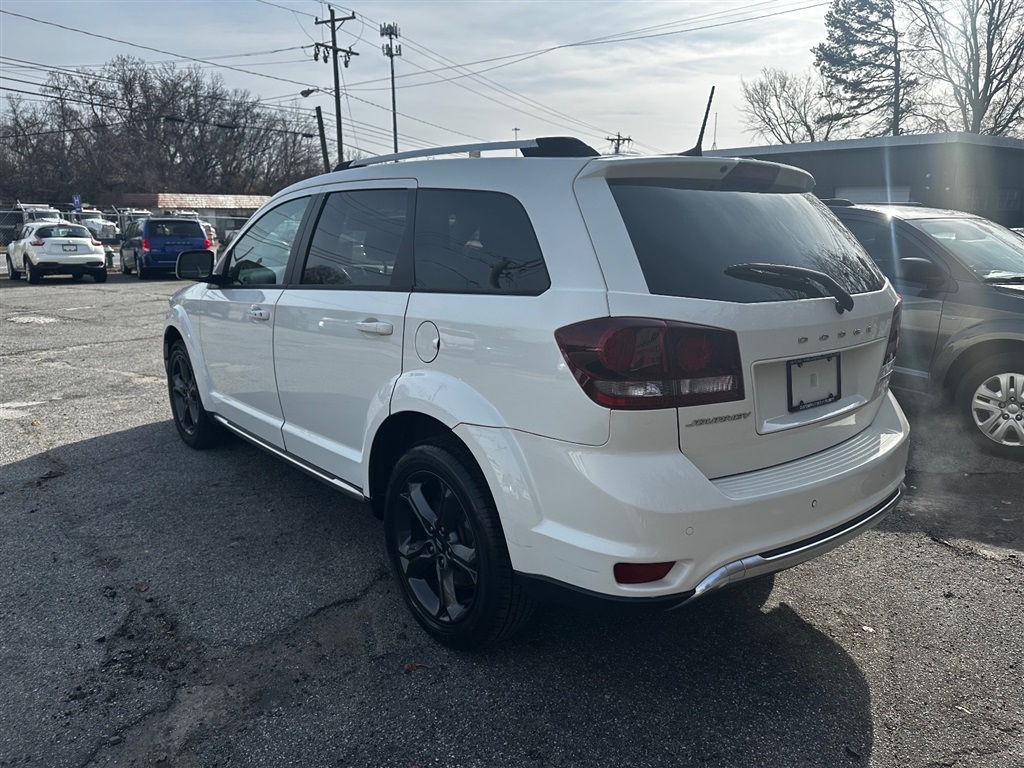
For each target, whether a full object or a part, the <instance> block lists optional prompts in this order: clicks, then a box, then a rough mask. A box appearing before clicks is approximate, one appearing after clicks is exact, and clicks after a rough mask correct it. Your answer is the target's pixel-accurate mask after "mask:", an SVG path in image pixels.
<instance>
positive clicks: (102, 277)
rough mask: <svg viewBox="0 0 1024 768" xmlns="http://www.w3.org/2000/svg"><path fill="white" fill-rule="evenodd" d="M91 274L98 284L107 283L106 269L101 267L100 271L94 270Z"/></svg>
mask: <svg viewBox="0 0 1024 768" xmlns="http://www.w3.org/2000/svg"><path fill="white" fill-rule="evenodd" d="M90 274H91V275H92V279H93V281H94V282H97V283H105V282H107V270H106V267H100V268H99V269H94V270H92V272H91V273H90Z"/></svg>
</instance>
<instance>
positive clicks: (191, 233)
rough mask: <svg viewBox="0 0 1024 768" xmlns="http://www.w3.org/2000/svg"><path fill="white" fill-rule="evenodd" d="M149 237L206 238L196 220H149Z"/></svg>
mask: <svg viewBox="0 0 1024 768" xmlns="http://www.w3.org/2000/svg"><path fill="white" fill-rule="evenodd" d="M149 236H150V237H199V238H204V239H205V238H206V233H205V232H203V228H202V226H201V225H200V224H199V222H198V221H152V220H151V221H150V222H149Z"/></svg>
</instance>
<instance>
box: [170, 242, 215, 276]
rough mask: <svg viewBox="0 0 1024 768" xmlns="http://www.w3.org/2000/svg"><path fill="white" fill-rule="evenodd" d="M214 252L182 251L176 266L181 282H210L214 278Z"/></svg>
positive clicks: (175, 271)
mask: <svg viewBox="0 0 1024 768" xmlns="http://www.w3.org/2000/svg"><path fill="white" fill-rule="evenodd" d="M213 259H214V256H213V251H207V250H199V251H182V252H181V253H179V254H178V261H177V263H176V264H175V265H174V275H175V277H177V278H178V279H179V280H195V281H197V282H204V281H209V280H210V279H211V278H212V277H213Z"/></svg>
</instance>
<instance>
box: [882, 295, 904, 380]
mask: <svg viewBox="0 0 1024 768" xmlns="http://www.w3.org/2000/svg"><path fill="white" fill-rule="evenodd" d="M902 319H903V297H901V296H897V297H896V306H895V307H894V308H893V310H892V326H891V327H890V328H889V342H888V343H887V344H886V345H885V360H883V361H882V362H883V363H891V362H892V361H893V360H895V359H896V349H897V347H899V345H900V322H901V321H902Z"/></svg>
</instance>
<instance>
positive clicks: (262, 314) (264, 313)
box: [249, 304, 270, 320]
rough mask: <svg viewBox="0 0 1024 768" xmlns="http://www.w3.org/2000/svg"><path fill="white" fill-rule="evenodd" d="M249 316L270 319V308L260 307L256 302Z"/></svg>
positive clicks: (252, 318) (255, 318)
mask: <svg viewBox="0 0 1024 768" xmlns="http://www.w3.org/2000/svg"><path fill="white" fill-rule="evenodd" d="M249 318H250V319H251V320H269V319H270V310H269V309H263V308H262V307H259V306H257V305H255V304H253V305H252V306H251V307H250V308H249Z"/></svg>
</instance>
